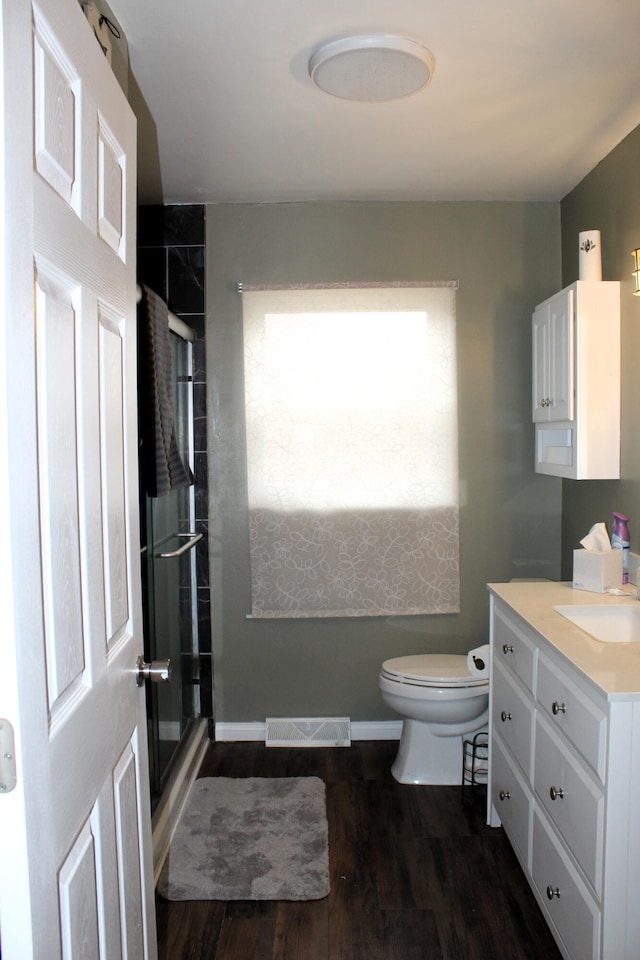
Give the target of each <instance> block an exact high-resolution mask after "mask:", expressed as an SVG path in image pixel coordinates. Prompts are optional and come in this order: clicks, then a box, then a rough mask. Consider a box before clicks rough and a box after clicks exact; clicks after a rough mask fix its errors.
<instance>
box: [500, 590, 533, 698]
mask: <svg viewBox="0 0 640 960" xmlns="http://www.w3.org/2000/svg"><path fill="white" fill-rule="evenodd" d="M536 654H537V651H536V649H535V647H534V646H533V644H532V643H531V641H530V640H528V639H527V638H526V637H525V635H524V634H523V633H522V631H521V630H520V629H519V627H518V626H517V624H516V623H515V622H514V621H513V620H511V618H510V617H508V616H507V615H506V614H505V613H504V611H503V610H502V609H500V608H499V607H494V611H493V659H494V662H500V663H502V664H503V666H506V667H507V668H508V669H509V670H511V671H512V672H513V673H515V675H516V676H517V677H518V678H519V679H520V680H521V681H522V682H523V683H524V685H525V687H527V689H528V690H531V691H533V684H534V677H535V662H536Z"/></svg>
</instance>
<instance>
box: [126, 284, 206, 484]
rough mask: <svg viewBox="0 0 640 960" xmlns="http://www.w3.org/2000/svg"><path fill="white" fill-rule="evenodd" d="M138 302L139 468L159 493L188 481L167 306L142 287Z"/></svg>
mask: <svg viewBox="0 0 640 960" xmlns="http://www.w3.org/2000/svg"><path fill="white" fill-rule="evenodd" d="M141 289H142V298H141V300H140V303H139V304H138V406H139V426H140V471H141V480H142V486H143V489H144V490H145V492H146V493H147V494H148V496H150V497H162V496H165V494H167V493H171V491H172V490H177V489H178V488H179V487H188V486H190V485H191V484H192V483H194V479H193V476H192V474H191V471H190V470H189V469H188V468H187V467H185V465H184V464H183V462H182V458H181V457H180V451H179V450H178V444H177V441H176V431H175V422H174V421H175V408H174V398H173V377H172V369H171V368H172V358H171V341H170V333H169V311H168V308H167V305H166V303H165V302H164V301H163V300H161V298H160V297H159V296H158V295H157V293H154V292H153V290H149V288H148V287H144V286H143V287H141Z"/></svg>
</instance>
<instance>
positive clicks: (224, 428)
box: [206, 203, 640, 723]
mask: <svg viewBox="0 0 640 960" xmlns="http://www.w3.org/2000/svg"><path fill="white" fill-rule="evenodd" d="M588 226H590V224H589V225H588ZM638 242H639V243H640V237H639V238H638ZM627 245H628V244H627ZM560 262H561V260H560V207H559V204H557V203H548V204H547V203H335V204H331V203H301V204H263V205H213V206H210V207H208V209H207V309H208V321H207V335H206V339H207V352H208V353H207V373H208V402H209V409H208V414H209V424H210V427H209V430H210V434H209V470H210V497H211V507H210V509H211V519H210V524H211V530H210V533H211V543H212V548H211V577H212V581H211V584H212V629H213V644H214V647H213V650H214V674H215V679H214V682H215V714H216V720H217V721H218V722H222V721H224V722H227V723H229V722H251V721H264V719H265V718H266V717H269V716H292V717H294V716H307V717H312V716H327V715H332V716H338V715H346V716H350V717H351V718H352V719H353V720H355V721H357V720H383V719H390V718H392V717H393V714H391V712H390V711H388V710H387V709H386V708H385V707H384V706H383V705H382V703H381V701H380V697H379V694H378V688H377V677H378V672H379V669H380V664H381V663H382V661H383V660H385V659H386V658H388V657H391V656H400V655H404V654H408V653H416V652H425V653H428V652H440V651H450V652H458V653H461V652H466V651H467V650H468V649H469V648H470V647H472V646H475V645H478V644H480V643H483V642H486V640H487V623H488V599H487V591H486V586H485V585H486V583H487V581H492V580H496V581H502V580H508V579H511V578H512V577H532V576H533V577H540V576H546V577H550V578H553V579H557V578H558V576H559V573H560V527H561V517H560V511H561V491H562V486H561V481H559V480H557V479H555V478H550V477H542V476H538V475H536V474H535V473H534V471H533V427H532V424H531V332H530V329H531V328H530V324H531V310H532V307H533V306H534V305H535V304H536V303H539V302H540V301H541V300H543V299H544V298H545V297H547V296H550V295H551V294H552V293H554V292H556V291H557V290H558V289H559V287H560V281H561V276H560ZM452 278H455V279H457V280H459V282H460V289H459V291H458V294H457V342H458V383H459V444H460V456H459V462H460V495H461V511H460V565H461V569H460V574H461V585H462V597H461V612H460V614H459V615H448V616H433V617H417V618H395V619H393V620H387V619H384V618H379V619H377V618H371V619H342V620H324V621H323V620H300V621H290V620H285V621H258V620H251V619H247V617H246V615H247V614H248V612H249V611H250V577H249V558H248V528H247V508H246V492H245V461H244V420H243V380H242V304H241V297H240V296H239V295H238V294H237V293H236V290H235V288H236V284H237V282H238V281H242V282H245V283H286V282H301V281H309V282H330V281H347V280H352V281H357V280H362V281H372V280H442V279H452ZM381 389H384V384H381ZM638 513H639V520H640V510H639V511H638Z"/></svg>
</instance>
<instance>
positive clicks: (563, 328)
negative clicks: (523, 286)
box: [532, 280, 620, 480]
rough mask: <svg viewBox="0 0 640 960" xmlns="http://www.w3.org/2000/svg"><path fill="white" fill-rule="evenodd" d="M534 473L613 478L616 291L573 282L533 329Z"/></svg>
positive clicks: (616, 463)
mask: <svg viewBox="0 0 640 960" xmlns="http://www.w3.org/2000/svg"><path fill="white" fill-rule="evenodd" d="M532 334H533V344H532V346H533V369H532V384H533V404H532V417H533V422H534V423H535V433H536V452H535V467H536V471H537V472H538V473H546V474H550V475H551V476H556V477H568V478H571V479H574V480H606V479H608V480H613V479H618V478H619V476H620V284H619V283H618V281H587V280H577V281H576V282H575V283H572V284H571V286H569V287H566V288H565V289H564V290H562V291H560V293H557V294H555V295H554V296H553V297H550V298H549V299H548V300H545V301H544V302H543V303H541V304H539V305H538V306H537V307H536V309H535V311H534V313H533V321H532Z"/></svg>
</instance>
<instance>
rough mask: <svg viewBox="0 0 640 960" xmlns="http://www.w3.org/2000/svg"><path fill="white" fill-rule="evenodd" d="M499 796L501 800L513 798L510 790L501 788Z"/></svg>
mask: <svg viewBox="0 0 640 960" xmlns="http://www.w3.org/2000/svg"><path fill="white" fill-rule="evenodd" d="M499 797H500V799H501V800H511V794H510V793H509V791H508V790H501V791H500V793H499Z"/></svg>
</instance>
